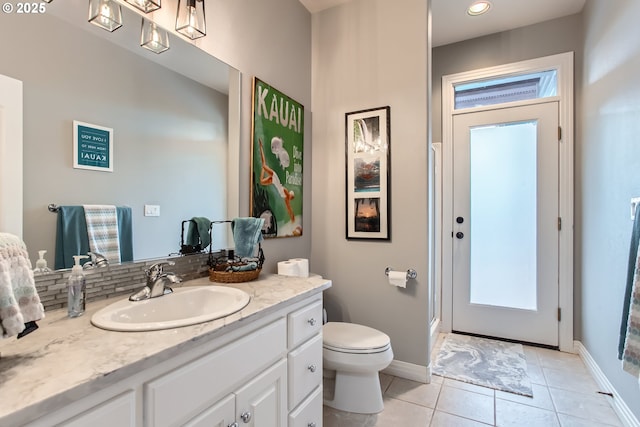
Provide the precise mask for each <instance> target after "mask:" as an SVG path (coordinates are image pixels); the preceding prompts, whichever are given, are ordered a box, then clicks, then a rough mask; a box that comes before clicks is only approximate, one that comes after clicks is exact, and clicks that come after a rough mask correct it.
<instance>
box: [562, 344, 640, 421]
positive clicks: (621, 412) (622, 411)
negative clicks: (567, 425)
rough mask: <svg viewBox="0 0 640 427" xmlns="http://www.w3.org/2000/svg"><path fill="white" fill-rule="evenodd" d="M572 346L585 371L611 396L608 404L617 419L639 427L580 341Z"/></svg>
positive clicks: (633, 416) (631, 413)
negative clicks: (585, 368) (584, 366)
mask: <svg viewBox="0 0 640 427" xmlns="http://www.w3.org/2000/svg"><path fill="white" fill-rule="evenodd" d="M573 346H574V348H575V350H576V353H578V354H579V355H580V357H581V358H582V361H583V362H584V364H585V365H586V366H587V369H588V370H589V372H590V373H591V375H592V376H593V378H594V379H595V380H596V382H597V383H598V385H599V386H600V387H601V388H602V389H603V390H604V391H607V392H609V393H612V394H613V399H611V400H610V401H609V402H610V403H611V406H612V407H613V410H614V411H616V414H618V417H619V418H620V420H621V421H622V423H623V424H624V425H625V426H627V427H640V422H638V419H637V418H636V417H635V415H634V414H633V412H631V410H630V409H629V407H628V406H627V404H626V403H625V402H624V400H622V397H621V396H620V395H619V394H618V392H617V391H616V389H615V388H614V387H613V384H611V382H610V381H609V379H608V378H607V376H606V375H605V374H604V372H602V370H601V369H600V367H599V366H598V364H597V363H596V361H595V360H593V357H591V355H590V354H589V351H587V349H586V347H585V346H584V345H582V343H581V342H580V341H574V342H573Z"/></svg>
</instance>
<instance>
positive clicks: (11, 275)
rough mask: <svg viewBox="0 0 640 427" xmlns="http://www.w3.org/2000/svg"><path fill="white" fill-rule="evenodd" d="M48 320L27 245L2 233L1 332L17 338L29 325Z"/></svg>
mask: <svg viewBox="0 0 640 427" xmlns="http://www.w3.org/2000/svg"><path fill="white" fill-rule="evenodd" d="M43 317H44V307H43V306H42V304H41V303H40V297H39V296H38V291H37V290H36V285H35V282H34V280H33V270H32V269H31V261H30V260H29V254H28V253H27V247H26V246H25V244H24V242H23V241H22V240H21V239H20V238H18V237H17V236H14V235H12V234H9V233H0V324H1V325H2V327H1V328H0V332H1V333H2V336H3V337H9V336H13V335H17V334H19V333H20V332H22V331H23V330H24V324H25V323H26V322H31V321H36V320H40V319H42V318H43Z"/></svg>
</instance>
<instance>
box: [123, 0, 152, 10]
mask: <svg viewBox="0 0 640 427" xmlns="http://www.w3.org/2000/svg"><path fill="white" fill-rule="evenodd" d="M124 1H126V2H127V3H129V4H130V5H132V6H134V7H136V8H137V9H139V10H141V11H143V12H144V13H149V12H153V11H154V10H158V9H160V2H161V0H124Z"/></svg>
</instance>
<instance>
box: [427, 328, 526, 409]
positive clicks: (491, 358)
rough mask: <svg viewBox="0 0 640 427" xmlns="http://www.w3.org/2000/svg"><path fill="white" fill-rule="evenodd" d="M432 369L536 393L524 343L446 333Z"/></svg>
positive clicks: (473, 381) (468, 380)
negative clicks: (532, 385) (532, 387)
mask: <svg viewBox="0 0 640 427" xmlns="http://www.w3.org/2000/svg"><path fill="white" fill-rule="evenodd" d="M433 373H434V374H435V375H439V376H441V377H446V378H451V379H454V380H458V381H463V382H466V383H471V384H476V385H479V386H483V387H489V388H492V389H495V390H502V391H507V392H510V393H515V394H520V395H523V396H529V397H532V396H533V391H532V389H531V380H530V379H529V374H528V372H527V360H526V358H525V355H524V349H523V348H522V344H515V343H509V342H504V341H498V340H491V339H486V338H476V337H471V336H467V335H460V334H447V335H446V337H445V339H444V342H443V343H442V347H441V348H440V351H439V352H438V355H437V356H436V360H435V362H434V366H433Z"/></svg>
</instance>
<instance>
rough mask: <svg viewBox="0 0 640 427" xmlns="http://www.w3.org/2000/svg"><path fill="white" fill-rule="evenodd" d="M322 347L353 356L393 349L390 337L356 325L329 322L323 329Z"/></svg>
mask: <svg viewBox="0 0 640 427" xmlns="http://www.w3.org/2000/svg"><path fill="white" fill-rule="evenodd" d="M322 346H323V347H324V348H325V349H327V350H332V351H337V352H340V353H351V354H372V353H382V352H384V351H387V350H388V349H389V348H390V347H391V340H390V338H389V336H388V335H387V334H385V333H382V332H380V331H378V330H376V329H373V328H370V327H368V326H364V325H358V324H356V323H346V322H328V323H326V324H325V325H324V326H323V327H322Z"/></svg>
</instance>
